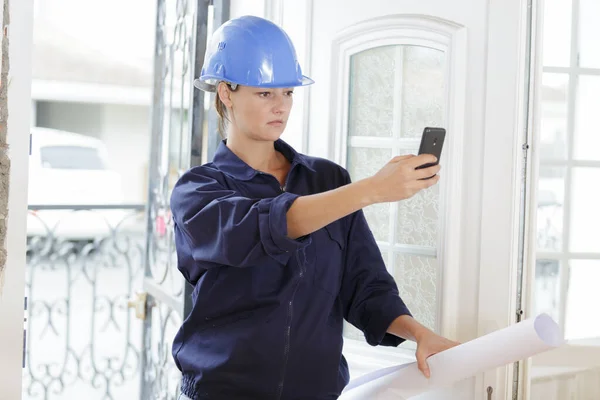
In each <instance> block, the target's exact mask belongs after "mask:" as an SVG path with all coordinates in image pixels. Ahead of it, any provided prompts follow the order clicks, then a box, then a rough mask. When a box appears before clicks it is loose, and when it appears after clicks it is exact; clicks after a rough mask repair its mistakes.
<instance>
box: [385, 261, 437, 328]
mask: <svg viewBox="0 0 600 400" xmlns="http://www.w3.org/2000/svg"><path fill="white" fill-rule="evenodd" d="M437 267H438V265H437V259H435V258H431V257H419V256H412V255H407V254H396V256H395V265H394V269H393V276H394V279H395V280H396V283H397V285H398V289H399V291H400V296H401V297H402V300H404V302H405V303H406V305H407V307H408V309H409V310H410V311H411V313H412V314H413V316H414V317H415V319H416V320H417V321H419V322H420V323H422V324H423V325H425V326H427V327H428V328H430V329H434V330H435V329H436V326H435V321H436V318H437V303H436V299H437V296H436V290H437V274H438V269H437Z"/></svg>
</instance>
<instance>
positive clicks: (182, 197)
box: [171, 172, 309, 268]
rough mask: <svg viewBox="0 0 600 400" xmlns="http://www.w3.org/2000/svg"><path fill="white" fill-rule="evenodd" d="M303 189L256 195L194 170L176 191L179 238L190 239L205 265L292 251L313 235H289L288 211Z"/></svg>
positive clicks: (285, 256) (243, 263) (250, 261)
mask: <svg viewBox="0 0 600 400" xmlns="http://www.w3.org/2000/svg"><path fill="white" fill-rule="evenodd" d="M296 198H298V195H295V194H292V193H283V194H281V195H279V196H277V197H273V198H267V199H250V198H246V197H242V196H240V194H239V193H237V192H235V191H233V190H230V189H228V188H225V187H224V186H223V185H222V184H220V183H219V182H218V181H217V180H216V179H214V178H211V177H208V176H203V175H201V174H199V173H197V172H196V173H193V172H188V173H186V175H184V176H182V178H181V179H180V180H179V182H178V183H177V185H176V186H175V188H174V189H173V193H172V195H171V211H172V214H173V220H174V223H175V235H176V239H177V238H178V237H179V238H180V240H186V241H187V243H186V244H187V245H188V247H189V250H190V253H191V255H192V258H193V259H194V261H195V262H196V263H197V264H198V265H199V266H200V267H202V268H211V267H216V266H223V265H226V266H233V267H249V266H255V265H260V264H263V263H265V262H267V261H269V260H276V261H277V262H279V263H281V264H283V265H284V264H286V263H287V262H288V261H289V258H290V254H291V253H292V252H293V251H295V250H296V249H298V248H300V247H302V246H306V245H307V244H308V242H309V240H307V239H304V240H293V239H291V238H289V237H288V235H287V211H288V210H289V208H290V207H291V205H292V203H293V202H294V201H295V200H296Z"/></svg>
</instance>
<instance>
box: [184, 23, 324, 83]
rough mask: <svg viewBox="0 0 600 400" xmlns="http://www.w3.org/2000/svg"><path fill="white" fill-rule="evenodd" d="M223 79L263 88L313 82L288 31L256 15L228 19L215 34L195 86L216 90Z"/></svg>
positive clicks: (207, 49) (209, 44)
mask: <svg viewBox="0 0 600 400" xmlns="http://www.w3.org/2000/svg"><path fill="white" fill-rule="evenodd" d="M220 81H225V82H229V83H232V84H238V85H245V86H254V87H264V88H285V87H295V86H304V85H310V84H312V83H314V81H313V80H312V79H310V78H308V77H306V76H304V75H302V69H301V68H300V64H299V63H298V59H297V57H296V50H295V49H294V45H293V43H292V41H291V40H290V38H289V36H288V35H287V34H286V33H285V31H284V30H283V29H281V28H280V27H279V26H277V25H275V24H274V23H273V22H271V21H269V20H266V19H264V18H259V17H254V16H244V17H240V18H235V19H232V20H230V21H227V22H225V23H224V24H223V25H221V26H220V27H219V28H218V29H217V30H216V31H215V32H214V33H213V35H212V37H211V39H210V43H208V46H207V48H206V54H205V56H204V65H203V66H202V71H201V73H200V78H199V79H196V80H195V81H194V86H196V87H197V88H198V89H202V90H205V91H209V92H214V91H215V89H216V85H217V84H218V83H219V82H220Z"/></svg>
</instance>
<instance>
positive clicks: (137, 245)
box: [23, 205, 147, 400]
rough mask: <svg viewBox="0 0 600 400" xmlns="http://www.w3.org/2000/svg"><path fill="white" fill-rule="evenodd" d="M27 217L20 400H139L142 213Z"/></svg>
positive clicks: (58, 210) (115, 210)
mask: <svg viewBox="0 0 600 400" xmlns="http://www.w3.org/2000/svg"><path fill="white" fill-rule="evenodd" d="M29 210H30V211H29V217H28V239H27V270H26V300H27V301H26V303H27V306H26V307H27V313H26V315H27V320H26V333H27V347H26V354H25V368H24V382H23V398H24V399H44V400H51V399H136V398H140V395H139V393H140V360H141V352H142V329H143V322H142V321H140V320H138V319H136V317H135V311H134V310H130V309H129V308H128V300H129V299H130V298H131V296H132V295H133V294H134V293H135V292H136V291H137V290H139V289H140V288H141V285H142V281H143V276H144V265H143V264H144V254H145V253H144V251H145V234H146V226H147V224H146V220H145V213H144V210H145V206H144V205H128V206H100V205H99V206H89V205H86V206H83V205H65V206H35V205H32V206H30V207H29Z"/></svg>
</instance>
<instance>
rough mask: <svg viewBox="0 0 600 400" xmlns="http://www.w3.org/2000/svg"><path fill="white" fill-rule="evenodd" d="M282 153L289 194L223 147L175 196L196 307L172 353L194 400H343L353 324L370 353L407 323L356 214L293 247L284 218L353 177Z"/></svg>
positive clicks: (283, 148)
mask: <svg viewBox="0 0 600 400" xmlns="http://www.w3.org/2000/svg"><path fill="white" fill-rule="evenodd" d="M275 148H276V150H278V151H279V152H281V153H282V154H283V155H284V156H285V157H286V158H287V159H288V160H289V161H290V162H291V169H290V171H289V174H288V178H287V181H286V186H285V187H284V188H282V187H281V186H280V184H279V181H278V180H277V179H276V178H275V177H274V176H272V175H270V174H266V173H262V172H259V171H256V170H254V169H253V168H251V167H250V166H248V165H247V164H246V163H244V162H243V161H242V160H241V159H240V158H238V157H237V156H236V155H235V154H234V153H233V152H232V151H231V150H230V149H229V148H228V147H227V146H226V144H225V142H221V143H220V146H219V148H218V150H217V152H216V154H215V157H214V161H213V162H212V163H208V164H205V165H203V166H199V167H194V168H192V169H190V170H189V171H188V172H186V173H185V174H184V175H183V176H182V177H181V178H180V179H179V181H178V182H177V184H176V185H175V188H174V189H173V193H172V196H171V209H172V214H173V220H174V222H175V243H176V247H177V256H178V268H179V270H180V271H181V273H182V274H183V275H184V277H185V279H186V280H187V281H188V282H190V283H191V284H192V285H194V291H193V295H192V303H193V307H192V310H191V313H190V314H189V316H188V317H187V318H186V320H185V321H184V323H183V325H182V327H181V328H180V330H179V332H178V333H177V335H176V337H175V340H174V342H173V357H174V359H175V362H176V365H177V367H178V368H179V369H180V370H181V371H182V374H183V379H182V388H181V390H182V393H184V394H185V395H187V396H188V397H190V398H191V399H194V400H198V399H227V400H237V399H262V400H267V399H313V400H314V399H336V398H338V397H339V395H340V393H341V391H342V389H343V388H344V387H345V386H346V384H347V383H348V380H349V374H348V365H347V363H346V360H345V359H344V357H343V356H342V344H343V338H342V327H343V320H344V319H346V320H347V321H349V322H350V323H352V324H353V325H354V326H356V327H357V328H358V329H360V330H362V331H363V332H364V334H365V338H366V341H367V342H368V343H369V344H371V345H374V346H375V345H384V346H397V345H398V344H400V343H401V342H402V341H403V339H401V338H398V337H396V336H394V335H391V334H388V333H386V330H387V328H388V327H389V325H390V324H391V323H392V321H393V320H394V319H396V318H397V317H399V316H400V315H404V314H408V315H410V313H409V311H408V309H407V307H406V306H405V304H404V302H403V301H402V300H401V298H400V297H399V294H398V288H397V286H396V283H395V282H394V279H393V278H392V276H391V275H390V274H389V273H388V272H387V270H386V268H385V264H384V261H383V259H382V256H381V253H380V251H379V248H378V247H377V245H376V243H375V239H374V237H373V234H372V233H371V230H370V229H369V227H368V225H367V222H366V220H365V217H364V214H363V212H362V210H361V211H358V212H355V213H353V214H351V215H349V216H347V217H345V218H342V219H339V220H337V221H336V222H333V223H331V224H330V225H327V226H326V227H324V228H323V229H320V230H318V231H316V232H314V233H312V234H310V235H307V236H305V237H303V238H300V239H298V240H293V239H291V238H289V237H288V236H287V222H286V213H287V211H288V209H289V208H290V206H291V205H292V203H293V202H294V201H295V200H296V199H297V198H298V196H306V195H311V194H316V193H320V192H324V191H327V190H331V189H335V188H338V187H340V186H342V185H346V184H348V183H350V177H349V174H348V172H347V171H346V170H345V169H344V168H342V167H340V166H339V165H337V164H335V163H333V162H331V161H328V160H325V159H321V158H315V157H309V156H306V155H303V154H300V153H297V152H296V151H295V150H294V149H293V148H292V147H291V146H289V145H288V144H286V143H285V142H284V141H282V140H278V141H276V142H275Z"/></svg>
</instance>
